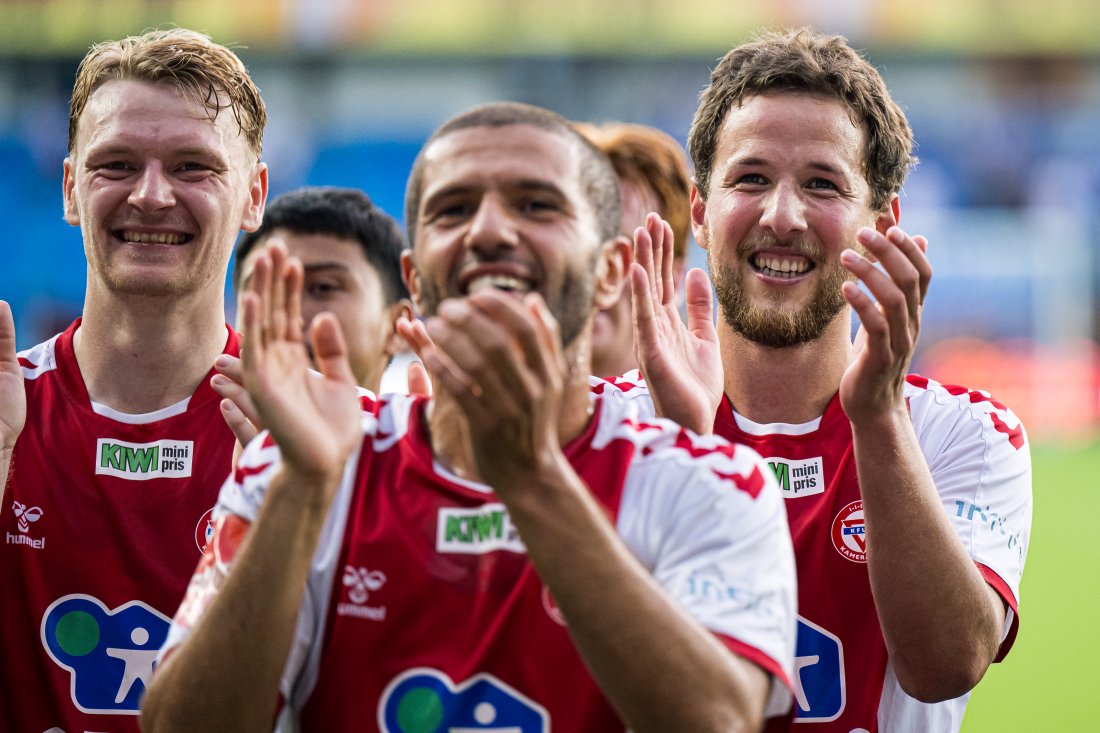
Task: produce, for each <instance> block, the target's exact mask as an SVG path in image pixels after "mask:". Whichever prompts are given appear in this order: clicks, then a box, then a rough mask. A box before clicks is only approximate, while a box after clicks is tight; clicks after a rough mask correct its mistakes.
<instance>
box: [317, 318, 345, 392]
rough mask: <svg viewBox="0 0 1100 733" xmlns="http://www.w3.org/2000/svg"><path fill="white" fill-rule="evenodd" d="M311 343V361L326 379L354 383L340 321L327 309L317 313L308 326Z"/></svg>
mask: <svg viewBox="0 0 1100 733" xmlns="http://www.w3.org/2000/svg"><path fill="white" fill-rule="evenodd" d="M309 336H310V342H311V343H312V344H313V361H314V363H315V364H316V365H317V371H319V372H320V373H321V374H322V375H324V376H325V377H326V378H328V379H332V380H334V381H337V382H343V383H344V384H350V385H353V386H354V385H355V374H354V373H352V371H351V362H350V361H349V360H348V347H347V344H346V343H345V341H344V334H343V332H342V331H341V330H340V322H339V321H338V320H336V316H334V315H333V314H332V313H329V312H328V311H325V312H323V313H319V314H317V316H316V317H315V318H314V319H313V321H312V323H311V324H310V328H309Z"/></svg>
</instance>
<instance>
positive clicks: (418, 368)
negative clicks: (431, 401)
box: [407, 361, 432, 397]
mask: <svg viewBox="0 0 1100 733" xmlns="http://www.w3.org/2000/svg"><path fill="white" fill-rule="evenodd" d="M407 379H408V383H409V394H413V395H420V396H422V397H431V396H432V379H431V377H429V376H428V369H427V368H426V367H425V366H424V365H423V364H422V363H421V362H419V361H411V362H409V370H408V377H407Z"/></svg>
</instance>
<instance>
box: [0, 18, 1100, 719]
mask: <svg viewBox="0 0 1100 733" xmlns="http://www.w3.org/2000/svg"><path fill="white" fill-rule="evenodd" d="M803 24H809V25H813V26H815V27H817V28H818V29H820V30H823V31H829V32H836V33H841V34H844V35H845V36H847V37H848V38H849V40H850V41H851V43H852V44H853V45H854V46H855V47H857V48H860V49H862V50H863V51H864V52H865V53H866V55H867V56H868V58H869V59H870V60H871V61H872V63H874V64H875V65H876V66H877V67H878V68H879V69H880V70H881V71H882V73H883V75H884V76H885V78H886V80H887V83H888V85H889V87H890V88H891V90H892V92H893V94H894V97H895V99H896V100H897V101H898V102H899V103H900V104H901V105H902V107H903V108H904V109H905V111H906V113H907V115H908V117H909V120H910V122H911V124H912V126H913V128H914V132H915V135H916V138H917V141H918V145H919V148H918V150H917V154H918V155H919V157H920V159H921V163H920V165H919V166H918V167H917V168H916V170H915V171H914V172H913V173H912V174H911V176H910V178H909V181H908V183H907V184H906V187H905V191H904V193H903V198H902V221H901V224H902V226H903V227H904V228H906V229H908V230H909V231H911V232H917V233H923V234H926V235H927V236H928V237H929V239H930V242H931V244H930V248H929V257H930V259H931V261H932V264H933V268H934V271H935V275H934V279H933V283H932V287H931V290H930V293H929V297H928V301H927V307H926V311H925V319H924V325H923V331H922V334H921V345H920V350H919V353H918V356H917V359H916V363H915V364H914V371H918V372H921V373H925V374H928V375H930V376H932V377H934V378H935V379H937V380H939V381H941V382H947V383H957V384H965V385H967V386H970V387H980V388H984V389H988V390H990V391H991V392H992V393H993V394H994V395H995V396H996V397H997V398H998V399H1000V400H1001V401H1003V402H1006V403H1007V404H1008V405H1010V406H1011V407H1013V409H1015V410H1016V412H1017V413H1018V414H1020V415H1021V417H1022V418H1023V420H1024V423H1025V425H1026V426H1027V428H1028V430H1029V434H1030V437H1031V439H1032V446H1033V447H1032V451H1033V456H1034V460H1035V500H1036V502H1035V503H1036V509H1035V527H1034V532H1033V538H1032V544H1031V552H1030V555H1029V562H1028V569H1027V573H1026V575H1025V578H1024V584H1023V605H1022V607H1021V618H1022V622H1023V625H1022V630H1021V634H1020V637H1019V640H1018V642H1017V645H1016V648H1015V650H1014V652H1013V654H1012V655H1011V656H1010V657H1009V658H1008V660H1007V661H1006V662H1005V663H1004V664H1001V665H996V666H995V667H994V668H993V669H992V670H991V672H990V673H989V676H988V679H987V680H986V681H985V682H983V684H982V685H981V686H980V687H979V688H978V690H977V692H976V693H975V694H974V697H973V701H972V703H971V706H970V710H969V712H968V715H967V720H966V723H965V725H964V731H967V732H968V733H975V732H980V731H987V730H988V731H993V730H997V731H1017V730H1019V731H1025V730H1033V729H1037V728H1039V727H1040V726H1042V727H1044V728H1049V729H1054V730H1062V731H1073V730H1095V729H1096V726H1097V723H1096V722H1095V721H1096V720H1097V718H1098V717H1100V700H1098V699H1097V696H1096V695H1090V694H1088V692H1086V690H1087V689H1089V691H1091V690H1090V688H1091V684H1089V683H1091V681H1092V680H1093V679H1094V678H1096V671H1095V664H1094V663H1093V662H1092V660H1091V657H1090V656H1088V655H1087V653H1086V651H1087V650H1088V649H1095V648H1097V646H1098V645H1100V632H1098V631H1096V630H1091V631H1090V629H1095V627H1096V624H1095V623H1093V622H1092V621H1091V614H1089V613H1088V610H1089V604H1090V603H1091V602H1092V598H1093V593H1092V591H1093V590H1094V589H1095V587H1096V583H1095V581H1090V580H1089V578H1090V577H1094V576H1093V573H1092V572H1090V571H1089V569H1088V568H1089V567H1090V566H1093V565H1095V564H1097V563H1098V562H1100V550H1098V549H1097V545H1096V543H1095V542H1094V541H1093V540H1092V538H1091V536H1090V532H1089V530H1088V527H1089V526H1091V520H1092V519H1093V518H1095V517H1096V516H1097V513H1098V511H1100V495H1098V490H1097V486H1096V479H1095V478H1094V477H1095V476H1097V475H1100V448H1098V447H1097V442H1096V437H1097V434H1098V429H1100V353H1098V347H1097V337H1098V335H1100V318H1098V316H1100V309H1098V304H1100V298H1098V293H1100V257H1097V256H1096V254H1095V253H1096V252H1097V245H1098V244H1100V3H1097V2H1096V0H1047V1H1046V2H1044V3H1037V2H1034V0H922V1H921V2H919V3H918V2H912V1H911V0H896V1H895V0H889V1H888V0H767V1H765V2H758V3H741V2H731V0H402V1H398V0H235V1H234V2H220V1H218V0H0V228H2V230H3V233H2V236H0V251H2V257H0V298H3V299H5V300H8V301H9V302H10V303H11V304H12V308H13V310H14V313H15V316H16V325H17V330H18V338H19V341H18V343H19V347H20V348H28V347H30V346H32V345H34V344H36V343H38V342H39V341H42V340H44V339H46V338H48V337H49V336H50V335H52V334H53V333H56V332H57V331H59V330H61V329H63V328H64V327H65V326H66V325H67V324H68V323H69V322H70V321H71V320H72V318H74V317H75V316H76V315H77V314H78V313H79V310H80V306H81V303H82V300H83V295H84V282H85V270H84V257H83V255H82V251H81V240H80V235H79V232H78V231H77V230H76V229H73V228H71V227H69V226H67V225H66V224H65V223H64V222H63V221H62V218H61V213H62V212H61V186H60V183H61V162H62V160H63V158H64V155H65V148H66V130H67V115H68V97H69V92H70V91H71V86H72V82H73V78H74V74H75V70H76V66H77V64H78V63H79V60H80V58H81V57H82V56H83V54H84V52H85V51H86V50H87V48H88V46H89V45H90V44H91V43H93V42H96V41H100V40H105V39H113V38H118V37H121V36H123V35H127V34H131V33H137V32H140V31H142V30H145V29H148V28H152V27H164V26H168V25H180V26H185V27H189V28H194V29H196V30H201V31H205V32H207V33H209V34H210V35H211V36H213V37H214V39H215V40H217V41H219V42H221V43H225V44H227V45H231V46H235V47H236V48H237V50H238V53H239V55H240V56H241V57H242V58H243V59H244V60H245V62H246V64H247V65H248V66H249V68H250V69H251V71H252V74H253V77H254V78H255V80H256V82H257V83H258V85H259V86H260V88H261V90H262V92H263V96H264V99H265V101H266V103H267V106H268V112H269V125H268V129H267V133H266V136H265V146H264V147H265V152H264V157H265V159H266V160H267V162H268V164H269V166H270V172H271V195H273V196H274V195H277V194H279V193H282V192H284V191H286V190H289V189H291V188H295V187H297V186H300V185H305V184H317V185H344V186H355V187H359V188H362V189H363V190H365V191H366V192H367V193H368V194H369V195H370V196H371V197H372V198H373V199H374V200H375V201H376V202H377V203H378V204H379V205H380V206H382V207H383V208H384V209H385V210H387V211H388V212H389V213H391V214H393V215H394V216H395V217H396V218H398V219H399V220H400V219H402V218H403V206H402V198H403V194H404V186H405V179H406V176H407V174H408V170H409V167H410V165H411V163H412V160H413V158H414V157H415V155H416V152H417V151H418V149H419V146H420V144H421V143H422V142H423V140H424V139H425V138H426V137H427V135H428V134H429V133H430V132H431V131H432V130H433V129H434V128H435V127H436V126H437V125H438V124H439V123H440V122H442V121H443V120H445V119H447V118H448V117H450V116H452V115H454V114H456V113H458V112H460V111H462V110H464V109H466V108H467V107H469V106H471V105H474V104H477V103H479V102H484V101H490V100H500V99H511V100H517V101H523V102H529V103H532V104H538V105H542V106H545V107H549V108H551V109H554V110H557V111H559V112H561V113H562V114H564V115H566V116H568V117H571V118H574V119H578V120H586V121H591V122H606V121H611V120H621V121H628V122H638V123H643V124H648V125H653V126H656V127H659V128H661V129H663V130H665V131H666V132H668V133H669V134H671V135H672V136H673V137H675V138H676V139H678V140H680V141H681V142H683V141H685V140H686V137H687V131H688V127H689V124H690V121H691V117H692V114H693V112H694V110H695V106H696V101H697V97H698V94H699V92H700V90H701V89H702V88H703V86H705V84H706V83H707V81H708V78H709V71H710V68H711V67H712V66H713V65H714V63H715V61H716V59H717V58H718V57H720V56H721V55H722V54H724V53H725V52H726V51H727V50H728V49H729V48H730V47H732V46H733V45H736V44H737V43H740V42H742V41H744V40H747V39H748V38H749V37H750V36H751V34H752V32H753V31H754V30H756V29H759V28H762V27H779V26H791V25H803ZM689 252H690V253H691V254H692V257H693V258H694V259H693V264H699V265H702V264H703V261H702V252H701V250H699V249H698V248H695V247H691V248H689ZM230 317H231V314H230ZM1081 522H1084V525H1081V524H1080V523H1081Z"/></svg>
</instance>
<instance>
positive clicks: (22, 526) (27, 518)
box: [11, 501, 42, 533]
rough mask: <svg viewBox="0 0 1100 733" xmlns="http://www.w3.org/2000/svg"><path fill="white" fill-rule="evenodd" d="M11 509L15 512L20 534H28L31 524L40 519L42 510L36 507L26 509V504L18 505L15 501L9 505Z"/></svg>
mask: <svg viewBox="0 0 1100 733" xmlns="http://www.w3.org/2000/svg"><path fill="white" fill-rule="evenodd" d="M11 508H12V511H14V512H15V517H16V520H17V521H16V524H17V525H18V526H19V531H20V532H24V533H26V532H29V531H30V529H31V524H32V523H34V522H37V521H38V520H39V519H41V518H42V510H41V509H39V508H38V507H36V506H32V507H28V506H27V505H26V504H20V503H19V502H18V501H17V502H14V503H13V504H12V505H11Z"/></svg>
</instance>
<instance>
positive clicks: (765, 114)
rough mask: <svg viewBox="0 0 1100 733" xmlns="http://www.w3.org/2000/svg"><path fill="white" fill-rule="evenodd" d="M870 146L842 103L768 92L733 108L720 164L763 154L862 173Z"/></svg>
mask: <svg viewBox="0 0 1100 733" xmlns="http://www.w3.org/2000/svg"><path fill="white" fill-rule="evenodd" d="M865 147H866V135H865V133H864V130H863V129H862V128H861V127H857V126H856V125H855V123H853V122H852V118H851V115H850V113H849V110H848V108H847V107H846V106H844V105H843V104H842V103H840V102H839V101H837V100H835V99H831V98H828V97H823V96H817V95H808V94H763V95H755V96H751V97H747V98H746V99H745V100H744V101H743V103H742V104H741V105H740V106H738V105H736V104H734V105H733V106H731V107H730V109H729V111H728V112H727V113H726V119H725V120H724V121H723V123H722V129H721V131H720V133H719V139H718V147H717V149H716V151H715V164H716V167H721V166H723V165H725V164H726V163H727V162H737V161H740V160H755V159H756V158H761V162H763V163H774V164H781V163H790V164H794V165H812V164H815V163H820V164H827V165H830V166H833V167H840V168H844V169H848V172H851V173H859V172H860V171H862V166H863V161H864V150H865Z"/></svg>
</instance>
